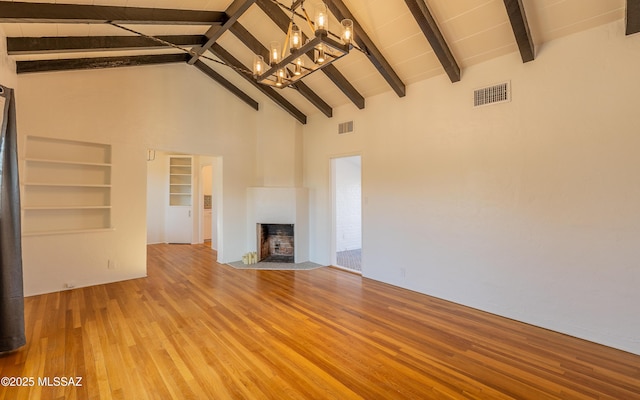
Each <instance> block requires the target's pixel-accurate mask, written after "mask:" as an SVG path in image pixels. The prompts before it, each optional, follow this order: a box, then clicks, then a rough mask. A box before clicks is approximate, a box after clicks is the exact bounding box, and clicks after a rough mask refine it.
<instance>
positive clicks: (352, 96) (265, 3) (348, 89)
mask: <svg viewBox="0 0 640 400" xmlns="http://www.w3.org/2000/svg"><path fill="white" fill-rule="evenodd" d="M256 4H257V5H258V7H260V9H262V11H263V12H264V13H265V14H267V15H268V16H269V18H271V20H272V21H273V22H274V23H275V24H276V25H277V26H278V27H279V28H280V29H281V30H282V31H283V32H285V33H286V32H287V31H288V30H289V22H290V19H289V17H288V16H287V14H286V13H285V12H284V11H283V10H282V9H281V8H280V7H279V6H278V5H277V4H275V3H273V2H272V1H270V0H258V1H257V2H256ZM303 36H304V34H303ZM306 40H307V38H306V37H304V38H303V41H306ZM254 51H255V50H254ZM255 52H256V53H257V51H255ZM310 56H311V58H312V59H313V55H310ZM265 59H268V57H267V58H265ZM322 72H324V74H325V75H326V76H327V77H328V78H329V79H331V81H332V82H333V83H334V84H335V85H336V86H337V87H338V89H340V90H341V91H342V93H344V95H345V96H347V98H349V100H351V101H352V102H353V104H355V105H356V107H358V108H359V109H361V110H362V109H363V108H364V103H365V101H364V97H363V96H362V95H361V94H360V93H359V92H358V91H357V90H356V88H355V87H353V85H352V84H351V83H349V81H348V80H347V78H345V77H344V75H342V74H341V73H340V71H338V69H337V68H336V67H335V66H334V65H327V66H325V67H324V68H322Z"/></svg>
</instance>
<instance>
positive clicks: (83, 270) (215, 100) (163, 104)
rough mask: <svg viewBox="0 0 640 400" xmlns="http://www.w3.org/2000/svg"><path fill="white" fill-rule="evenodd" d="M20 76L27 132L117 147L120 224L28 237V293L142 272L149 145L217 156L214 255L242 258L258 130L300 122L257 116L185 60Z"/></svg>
mask: <svg viewBox="0 0 640 400" xmlns="http://www.w3.org/2000/svg"><path fill="white" fill-rule="evenodd" d="M18 79H19V84H20V93H19V96H18V107H17V108H18V120H19V130H20V135H21V137H23V138H24V136H25V135H38V136H48V137H56V138H64V139H74V140H83V141H96V142H102V143H109V144H111V145H112V148H113V167H112V171H113V181H112V185H113V189H112V206H113V209H112V214H113V221H112V222H113V226H114V227H115V230H114V231H112V232H105V233H95V234H84V235H50V236H37V237H25V238H24V242H23V248H24V251H23V258H24V273H25V292H26V294H28V295H33V294H38V293H45V292H52V291H57V290H62V288H63V285H64V283H65V282H68V281H73V282H75V283H76V285H77V286H88V285H93V284H98V283H105V282H112V281H117V280H122V279H129V278H137V277H142V276H145V274H146V242H147V232H146V229H145V227H146V218H147V212H146V207H147V204H146V190H147V167H148V165H147V161H146V152H147V149H149V148H151V149H163V150H171V151H174V152H179V153H186V154H210V155H216V156H219V157H220V159H221V160H222V161H221V165H220V166H219V168H218V173H219V174H220V180H219V181H220V184H221V185H223V186H224V190H223V191H222V192H221V193H222V197H221V198H220V199H218V201H219V207H220V209H221V210H222V211H221V212H222V218H221V219H220V221H218V223H219V228H220V230H219V233H220V235H221V238H220V240H219V243H220V244H221V247H220V249H219V250H218V259H219V260H220V261H221V262H227V261H233V260H238V259H240V258H241V255H242V254H243V253H244V251H245V246H244V244H245V238H246V232H245V220H246V188H247V187H249V186H252V185H253V184H254V183H255V182H256V177H255V175H256V173H255V171H256V161H255V156H253V155H255V154H256V136H257V135H258V133H259V132H269V129H270V128H269V127H270V126H276V127H277V128H278V130H279V132H281V131H282V130H283V129H292V130H294V129H296V128H294V126H295V124H288V123H287V124H283V123H280V122H279V121H281V120H283V119H287V120H288V119H289V118H290V117H288V114H286V113H285V112H284V111H282V110H281V109H279V108H277V107H275V106H265V107H262V105H261V111H258V112H256V111H254V110H252V109H251V108H250V107H248V106H247V105H246V104H245V103H243V102H242V101H240V100H239V99H237V98H236V97H234V96H231V95H229V94H228V92H227V91H226V90H224V89H223V88H221V87H220V86H219V85H218V84H216V83H215V82H213V81H212V80H211V79H209V78H208V77H206V76H205V75H203V74H202V73H200V72H199V71H198V70H196V69H195V68H193V67H190V66H188V65H170V66H148V67H134V68H118V69H107V70H96V71H74V72H57V73H45V74H27V75H21V76H19V78H18ZM252 94H253V93H252ZM253 95H255V94H253ZM255 96H256V99H260V100H263V98H262V97H260V95H255ZM271 119H273V121H274V123H273V124H271V123H269V122H270V120H271ZM258 128H259V129H258ZM155 240H158V241H161V238H157V239H154V241H155ZM107 259H115V260H116V261H117V268H116V269H114V270H109V269H107Z"/></svg>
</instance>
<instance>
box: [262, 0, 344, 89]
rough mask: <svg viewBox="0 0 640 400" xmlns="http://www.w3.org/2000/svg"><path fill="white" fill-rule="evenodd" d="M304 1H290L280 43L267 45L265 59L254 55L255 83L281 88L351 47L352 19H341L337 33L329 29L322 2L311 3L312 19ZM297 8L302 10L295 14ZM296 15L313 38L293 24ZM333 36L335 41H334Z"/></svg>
mask: <svg viewBox="0 0 640 400" xmlns="http://www.w3.org/2000/svg"><path fill="white" fill-rule="evenodd" d="M304 2H305V0H293V1H292V2H291V7H289V8H288V10H289V11H290V12H291V20H290V22H289V29H288V31H287V36H286V38H285V40H284V43H283V44H282V45H281V44H280V42H277V41H274V42H271V43H270V45H269V60H265V59H264V57H263V56H261V55H256V56H254V61H253V77H254V79H256V81H257V82H259V83H262V84H265V85H269V86H273V87H277V88H285V87H287V86H289V85H291V84H293V83H295V82H297V81H299V80H300V79H302V78H303V77H305V76H307V75H309V74H311V73H313V72H315V71H318V70H320V69H322V68H324V67H325V66H327V65H329V64H331V63H333V62H334V61H336V60H339V59H340V58H342V57H344V56H345V55H347V54H348V53H349V50H351V48H352V47H353V34H354V32H353V21H352V20H350V19H344V20H342V21H341V23H340V25H341V28H342V32H341V35H339V36H338V35H336V34H333V33H331V32H330V31H329V13H328V10H327V6H326V4H325V3H324V1H316V3H315V4H314V8H315V15H314V16H315V18H314V19H313V20H312V19H311V18H310V17H309V14H308V13H307V10H306V9H305V7H304ZM298 9H300V11H302V13H301V14H300V13H298V12H297V10H298ZM296 17H298V18H299V19H301V20H302V21H303V22H304V21H306V23H307V24H308V26H309V28H311V32H313V35H314V37H313V38H308V39H307V40H306V43H303V42H304V41H305V40H304V39H305V35H304V33H303V32H302V30H301V29H300V26H298V25H297V24H296V21H295V18H296ZM336 39H337V40H336Z"/></svg>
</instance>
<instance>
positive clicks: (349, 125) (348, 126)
mask: <svg viewBox="0 0 640 400" xmlns="http://www.w3.org/2000/svg"><path fill="white" fill-rule="evenodd" d="M351 132H353V121H347V122H342V123H340V124H338V135H343V134H345V133H351Z"/></svg>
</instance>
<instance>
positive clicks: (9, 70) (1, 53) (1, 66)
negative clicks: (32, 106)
mask: <svg viewBox="0 0 640 400" xmlns="http://www.w3.org/2000/svg"><path fill="white" fill-rule="evenodd" d="M0 85H4V86H6V87H9V88H12V89H17V85H18V75H17V74H16V63H15V61H13V60H12V59H10V58H9V56H8V55H7V36H6V35H5V33H4V30H3V29H2V27H0ZM16 97H17V94H16Z"/></svg>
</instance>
